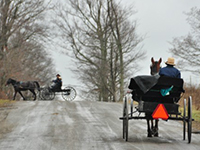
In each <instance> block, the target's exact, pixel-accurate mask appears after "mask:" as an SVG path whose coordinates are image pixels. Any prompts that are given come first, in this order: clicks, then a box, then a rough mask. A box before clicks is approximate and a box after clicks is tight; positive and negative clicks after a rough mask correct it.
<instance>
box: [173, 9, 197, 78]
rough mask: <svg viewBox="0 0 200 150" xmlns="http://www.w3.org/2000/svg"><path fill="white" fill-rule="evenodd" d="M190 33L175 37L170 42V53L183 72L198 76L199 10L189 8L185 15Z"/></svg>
mask: <svg viewBox="0 0 200 150" xmlns="http://www.w3.org/2000/svg"><path fill="white" fill-rule="evenodd" d="M186 15H187V16H188V17H187V21H188V23H189V25H190V27H191V31H190V32H189V33H188V35H186V36H181V37H176V38H174V39H173V40H172V42H170V43H171V45H172V48H170V52H171V53H172V54H174V55H175V56H176V57H177V58H179V62H178V66H179V68H181V69H182V70H183V71H189V72H192V73H193V74H196V75H199V74H200V68H199V66H200V9H199V8H197V7H193V8H191V10H190V12H188V13H186Z"/></svg>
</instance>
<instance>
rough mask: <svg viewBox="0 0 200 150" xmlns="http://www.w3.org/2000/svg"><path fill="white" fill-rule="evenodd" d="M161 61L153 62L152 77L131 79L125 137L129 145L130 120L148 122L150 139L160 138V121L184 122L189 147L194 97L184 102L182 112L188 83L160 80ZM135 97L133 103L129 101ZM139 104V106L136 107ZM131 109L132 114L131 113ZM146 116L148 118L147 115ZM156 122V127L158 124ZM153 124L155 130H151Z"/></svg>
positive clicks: (164, 78)
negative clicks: (185, 86) (185, 88)
mask: <svg viewBox="0 0 200 150" xmlns="http://www.w3.org/2000/svg"><path fill="white" fill-rule="evenodd" d="M161 61H162V59H160V60H159V61H154V59H153V58H152V59H151V62H152V65H151V67H150V68H151V75H143V76H136V77H134V78H131V80H130V83H129V86H128V88H129V89H130V91H129V92H127V94H126V95H125V97H124V100H123V112H122V117H120V118H119V119H120V120H122V126H123V129H122V133H123V139H124V140H125V141H128V126H129V120H133V119H134V120H138V119H146V120H147V137H152V136H155V137H158V120H159V119H163V120H166V121H167V120H177V121H183V140H185V138H186V125H187V137H188V143H190V142H191V135H192V121H193V120H194V119H192V97H191V96H189V97H188V102H187V104H186V99H184V100H183V112H182V113H181V112H180V111H179V106H180V105H179V104H178V102H179V100H180V98H181V97H182V96H183V93H184V92H185V91H184V89H183V84H184V81H183V79H179V78H172V77H167V76H159V75H158V72H159V69H160V63H161ZM130 94H131V101H129V99H128V97H130V96H129V95H130ZM135 103H136V106H134V105H135ZM129 109H130V110H129ZM143 114H144V115H143ZM154 120H155V125H154V122H153V121H154ZM150 124H151V126H150Z"/></svg>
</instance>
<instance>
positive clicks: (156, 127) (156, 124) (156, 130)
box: [154, 120, 158, 137]
mask: <svg viewBox="0 0 200 150" xmlns="http://www.w3.org/2000/svg"><path fill="white" fill-rule="evenodd" d="M154 136H156V137H158V120H155V134H154Z"/></svg>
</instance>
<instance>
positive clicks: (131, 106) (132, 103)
mask: <svg viewBox="0 0 200 150" xmlns="http://www.w3.org/2000/svg"><path fill="white" fill-rule="evenodd" d="M130 111H131V117H133V99H131V110H130Z"/></svg>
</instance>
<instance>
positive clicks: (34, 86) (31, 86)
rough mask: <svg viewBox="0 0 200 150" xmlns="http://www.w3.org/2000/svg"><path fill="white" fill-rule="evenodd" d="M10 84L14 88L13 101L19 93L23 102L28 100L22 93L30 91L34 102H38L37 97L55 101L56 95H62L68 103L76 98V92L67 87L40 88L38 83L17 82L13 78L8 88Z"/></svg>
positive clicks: (9, 81) (10, 79)
mask: <svg viewBox="0 0 200 150" xmlns="http://www.w3.org/2000/svg"><path fill="white" fill-rule="evenodd" d="M9 84H11V85H12V86H13V88H14V96H13V100H15V97H16V95H17V93H19V94H20V95H21V97H22V98H23V100H27V98H25V96H24V95H23V94H22V91H30V92H31V93H32V95H33V96H32V98H33V100H36V98H37V95H38V96H39V98H40V99H41V100H53V99H54V98H55V96H56V95H62V98H63V99H64V100H67V101H72V100H74V99H75V97H76V90H75V89H74V88H73V87H71V86H67V87H65V88H64V89H55V90H53V89H51V88H50V86H45V87H40V85H39V83H38V82H37V81H17V80H14V79H12V78H9V79H8V80H7V82H6V86H7V85H9ZM35 90H37V91H38V92H36V91H35ZM37 93H38V94H37ZM32 98H29V99H32Z"/></svg>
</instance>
